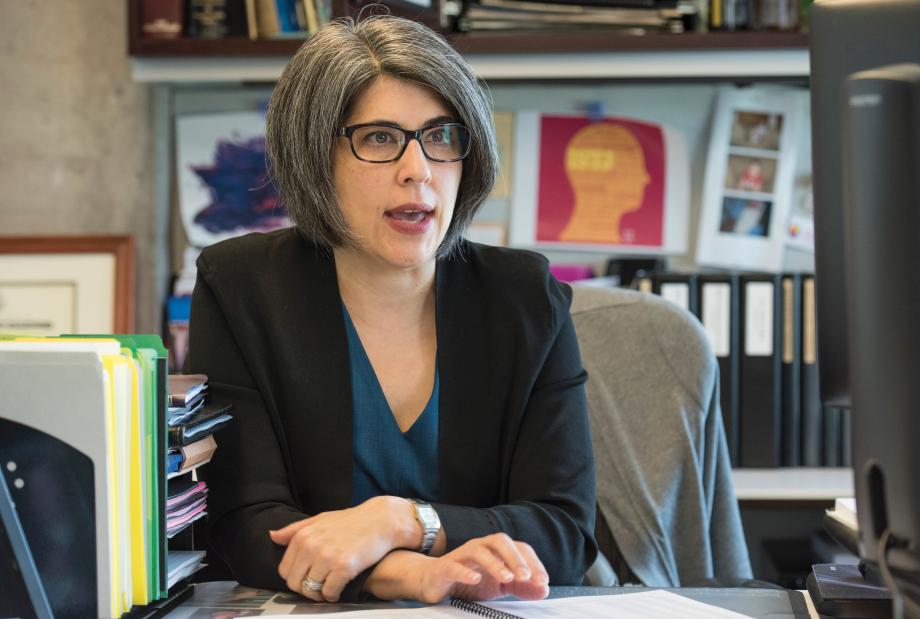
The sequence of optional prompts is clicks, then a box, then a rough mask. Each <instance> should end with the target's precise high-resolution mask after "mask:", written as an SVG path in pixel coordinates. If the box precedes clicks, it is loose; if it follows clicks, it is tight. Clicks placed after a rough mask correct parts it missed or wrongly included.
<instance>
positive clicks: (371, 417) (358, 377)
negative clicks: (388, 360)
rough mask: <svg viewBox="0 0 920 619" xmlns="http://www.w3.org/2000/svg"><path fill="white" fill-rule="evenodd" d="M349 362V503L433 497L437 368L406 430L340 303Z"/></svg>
mask: <svg viewBox="0 0 920 619" xmlns="http://www.w3.org/2000/svg"><path fill="white" fill-rule="evenodd" d="M342 313H343V314H344V315H345V331H346V333H347V336H348V358H349V363H350V364H351V400H352V409H353V411H354V413H353V415H354V460H353V464H352V486H351V488H352V489H351V503H352V505H358V504H359V503H363V502H364V501H366V500H367V499H369V498H371V497H375V496H380V495H391V496H398V497H404V498H417V499H422V500H425V501H429V502H430V501H437V500H438V496H439V493H438V489H439V488H438V391H439V389H438V382H439V381H438V370H437V368H435V372H434V388H432V390H431V396H430V397H429V398H428V403H427V404H426V405H425V408H424V409H423V410H422V414H421V415H419V417H418V419H416V420H415V423H413V424H412V427H410V428H409V429H408V430H407V431H406V432H402V431H400V429H399V426H398V425H397V424H396V418H395V417H394V416H393V411H391V410H390V405H389V403H388V402H387V399H386V396H385V395H384V393H383V388H382V387H381V386H380V381H379V380H378V379H377V374H376V373H375V372H374V367H373V366H372V365H371V362H370V359H369V358H368V356H367V352H366V351H365V350H364V345H363V344H362V343H361V339H360V338H359V337H358V332H357V331H356V330H355V325H354V323H353V322H352V321H351V316H349V315H348V310H347V309H346V308H345V305H344V304H343V305H342Z"/></svg>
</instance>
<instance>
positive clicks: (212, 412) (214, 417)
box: [169, 404, 233, 447]
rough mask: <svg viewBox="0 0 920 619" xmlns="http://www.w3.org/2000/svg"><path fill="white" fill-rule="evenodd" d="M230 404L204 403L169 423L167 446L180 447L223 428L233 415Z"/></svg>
mask: <svg viewBox="0 0 920 619" xmlns="http://www.w3.org/2000/svg"><path fill="white" fill-rule="evenodd" d="M232 410H233V406H231V405H230V404H206V405H205V406H203V407H202V408H201V409H200V410H198V411H197V412H195V413H193V414H191V415H189V416H188V417H184V418H183V419H182V420H181V421H178V422H177V423H176V424H175V425H174V424H170V428H169V446H170V447H182V446H185V445H189V444H191V443H194V442H195V441H199V440H201V439H203V438H204V437H205V436H210V435H212V434H214V433H215V432H217V431H218V430H220V429H221V428H223V427H224V426H225V425H226V424H227V423H229V422H230V421H231V420H232V419H233V417H232V416H231V415H230V414H229V413H230V411H232Z"/></svg>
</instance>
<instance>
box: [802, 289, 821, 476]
mask: <svg viewBox="0 0 920 619" xmlns="http://www.w3.org/2000/svg"><path fill="white" fill-rule="evenodd" d="M801 393H802V402H801V407H800V412H801V419H802V422H801V423H802V425H801V429H802V432H801V443H802V457H801V463H802V466H821V465H822V463H823V460H824V457H823V451H824V443H823V438H822V435H823V434H824V417H823V414H822V412H821V392H820V391H819V389H818V348H817V314H816V313H815V278H814V276H813V275H806V276H804V277H803V278H802V380H801Z"/></svg>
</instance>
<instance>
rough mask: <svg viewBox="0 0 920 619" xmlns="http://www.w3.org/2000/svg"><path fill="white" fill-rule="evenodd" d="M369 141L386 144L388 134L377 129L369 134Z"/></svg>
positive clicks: (388, 137)
mask: <svg viewBox="0 0 920 619" xmlns="http://www.w3.org/2000/svg"><path fill="white" fill-rule="evenodd" d="M371 141H372V142H374V143H375V144H386V143H387V142H389V141H390V134H388V133H384V132H383V131H377V132H375V133H372V134H371Z"/></svg>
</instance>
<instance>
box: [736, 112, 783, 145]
mask: <svg viewBox="0 0 920 619" xmlns="http://www.w3.org/2000/svg"><path fill="white" fill-rule="evenodd" d="M782 130H783V115H782V114H767V113H763V112H741V111H736V112H735V117H734V120H733V122H732V127H731V141H730V144H731V145H732V146H740V147H743V148H761V149H764V150H779V137H780V135H781V134H782Z"/></svg>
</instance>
